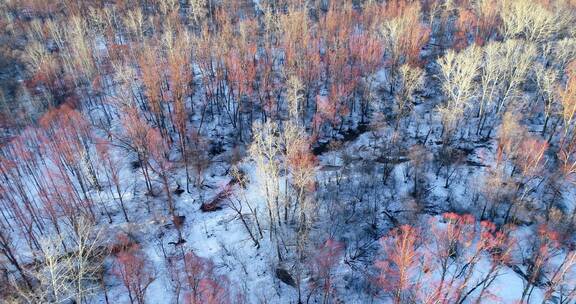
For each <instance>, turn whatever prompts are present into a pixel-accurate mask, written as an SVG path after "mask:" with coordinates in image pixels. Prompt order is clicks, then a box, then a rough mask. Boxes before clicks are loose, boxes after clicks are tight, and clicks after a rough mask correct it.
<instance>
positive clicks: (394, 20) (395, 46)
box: [381, 0, 431, 69]
mask: <svg viewBox="0 0 576 304" xmlns="http://www.w3.org/2000/svg"><path fill="white" fill-rule="evenodd" d="M382 6H383V7H382V12H381V16H382V18H383V20H387V21H385V24H387V26H386V27H385V28H386V32H385V35H386V36H387V37H386V39H387V40H389V41H388V42H389V43H390V44H391V45H390V46H388V47H389V51H390V53H391V54H390V56H391V66H392V68H393V69H396V68H397V67H399V66H400V65H401V64H402V63H407V64H410V65H412V66H420V65H421V64H422V61H421V59H420V51H421V50H422V47H423V46H424V45H425V44H426V43H427V42H428V40H429V38H430V32H431V29H430V28H429V27H428V26H426V25H424V24H423V23H422V22H421V21H420V13H421V5H420V1H406V0H393V1H387V2H386V3H383V4H382ZM386 22H387V23H386Z"/></svg>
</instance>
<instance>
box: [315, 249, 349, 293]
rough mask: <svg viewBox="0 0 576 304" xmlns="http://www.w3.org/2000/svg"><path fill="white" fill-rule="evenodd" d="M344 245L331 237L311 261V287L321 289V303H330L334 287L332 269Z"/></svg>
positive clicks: (339, 257) (336, 263)
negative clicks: (312, 275)
mask: <svg viewBox="0 0 576 304" xmlns="http://www.w3.org/2000/svg"><path fill="white" fill-rule="evenodd" d="M344 248H345V245H344V243H340V242H338V241H335V240H333V239H328V240H326V241H325V242H324V243H323V244H322V245H320V247H318V250H317V251H316V254H315V256H314V257H313V259H312V261H311V263H312V265H311V267H312V273H313V274H314V277H315V280H314V281H313V282H312V287H313V288H320V289H321V290H322V303H331V300H330V299H331V294H332V292H333V289H334V286H333V285H334V284H333V271H334V269H335V268H336V266H337V265H338V263H339V262H340V260H341V258H342V254H343V253H344Z"/></svg>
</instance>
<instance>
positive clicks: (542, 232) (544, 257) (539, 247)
mask: <svg viewBox="0 0 576 304" xmlns="http://www.w3.org/2000/svg"><path fill="white" fill-rule="evenodd" d="M560 246H561V244H560V235H559V234H558V233H557V232H556V231H553V230H551V229H550V228H549V227H548V226H546V225H540V226H539V227H538V228H537V231H536V233H535V234H534V236H532V239H531V240H530V244H529V248H525V249H524V250H526V249H527V250H528V252H527V254H523V256H524V261H523V262H524V264H525V265H526V270H525V271H524V275H523V278H524V280H525V282H524V289H523V290H522V296H521V298H520V303H524V301H525V300H526V302H527V303H530V298H531V295H532V292H533V291H534V289H535V288H536V286H537V285H538V284H539V282H540V281H541V280H542V279H543V277H544V276H546V275H547V271H548V268H549V267H550V263H551V260H552V258H553V257H554V256H556V255H557V254H558V253H559V252H560V250H561V247H560ZM520 249H522V248H520Z"/></svg>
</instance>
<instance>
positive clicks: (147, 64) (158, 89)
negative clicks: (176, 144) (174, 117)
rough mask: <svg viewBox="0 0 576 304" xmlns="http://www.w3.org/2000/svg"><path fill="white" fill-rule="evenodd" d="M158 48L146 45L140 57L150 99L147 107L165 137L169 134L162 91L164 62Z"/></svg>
mask: <svg viewBox="0 0 576 304" xmlns="http://www.w3.org/2000/svg"><path fill="white" fill-rule="evenodd" d="M158 54H159V52H158V49H157V48H156V47H154V46H151V45H148V46H146V47H145V48H144V49H143V51H142V54H141V56H140V58H139V64H140V69H141V79H142V83H143V84H144V88H145V89H144V94H145V95H146V99H147V101H148V103H147V106H146V107H145V108H146V109H148V110H149V111H150V113H152V115H153V117H154V123H155V124H156V126H158V128H159V129H160V131H161V134H162V136H163V137H165V136H166V135H167V129H166V121H165V117H166V116H165V114H164V95H163V91H162V67H163V63H162V62H161V61H160V59H159V58H158Z"/></svg>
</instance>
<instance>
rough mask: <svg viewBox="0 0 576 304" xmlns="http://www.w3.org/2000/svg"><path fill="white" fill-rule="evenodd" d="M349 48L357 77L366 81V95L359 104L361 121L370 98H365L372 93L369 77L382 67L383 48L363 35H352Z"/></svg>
mask: <svg viewBox="0 0 576 304" xmlns="http://www.w3.org/2000/svg"><path fill="white" fill-rule="evenodd" d="M349 48H350V50H351V56H352V58H353V60H354V61H355V64H354V65H355V66H358V67H359V68H358V69H359V76H360V77H363V78H366V79H367V83H366V85H365V90H366V93H365V94H364V95H365V96H363V98H362V99H361V100H362V102H361V103H360V105H361V109H360V111H361V113H362V121H363V120H364V118H365V116H366V115H367V112H368V107H369V102H370V98H366V97H367V96H370V94H371V92H372V82H373V77H370V76H371V75H373V74H374V73H375V72H376V71H377V70H378V69H379V68H380V67H381V66H382V65H383V56H384V48H383V47H382V42H381V41H380V40H379V39H377V38H376V37H373V36H372V35H369V34H365V33H361V34H355V35H354V34H353V35H352V36H351V37H350V46H349Z"/></svg>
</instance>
